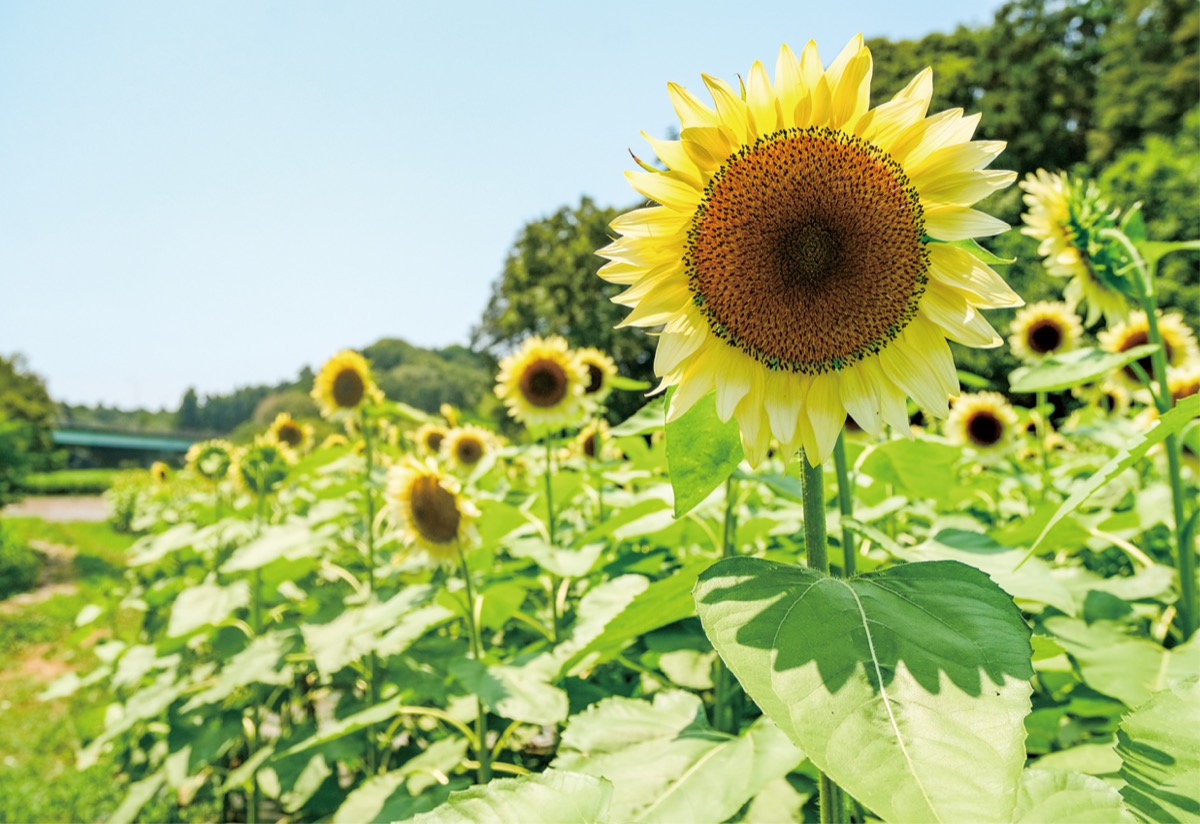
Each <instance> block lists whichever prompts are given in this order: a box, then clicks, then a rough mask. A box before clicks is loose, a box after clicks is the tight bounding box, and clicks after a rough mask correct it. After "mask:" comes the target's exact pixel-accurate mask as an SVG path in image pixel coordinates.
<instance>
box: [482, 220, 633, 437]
mask: <svg viewBox="0 0 1200 824" xmlns="http://www.w3.org/2000/svg"><path fill="white" fill-rule="evenodd" d="M619 213H620V212H619V211H618V210H617V209H611V208H608V209H605V208H600V207H598V206H596V204H595V203H594V202H593V201H592V200H591V198H588V197H584V198H582V199H581V200H580V202H579V205H578V206H576V207H571V206H563V207H562V208H560V209H559V210H558V211H556V212H555V213H554V214H552V215H550V216H549V217H545V218H541V219H539V220H535V221H532V222H530V223H527V224H526V225H525V226H524V227H523V228H522V229H521V231H520V233H519V234H518V235H517V240H516V242H515V243H514V244H513V246H512V248H511V249H510V250H509V253H508V257H507V259H506V260H505V262H504V268H503V270H502V271H501V273H500V277H499V278H498V279H497V280H496V281H495V283H494V284H493V285H492V296H491V299H490V300H489V301H488V304H487V308H486V309H485V310H484V313H483V318H482V319H481V320H480V322H479V325H478V326H476V327H475V328H474V329H473V330H472V333H471V344H472V348H474V349H475V350H476V351H478V352H483V353H486V354H487V355H489V356H491V357H493V358H499V357H501V356H502V355H504V354H505V353H507V352H509V351H511V350H512V349H514V348H515V347H516V346H517V345H518V344H519V343H520V342H521V341H522V340H523V339H524V338H526V337H529V336H530V335H562V336H563V337H564V338H566V339H567V341H568V342H569V343H570V344H571V345H572V346H598V347H599V348H601V349H603V350H605V351H606V352H608V353H609V354H610V355H611V356H612V358H613V360H615V361H616V363H617V365H618V366H619V367H620V370H621V373H622V374H624V375H626V376H628V377H632V378H639V379H649V378H650V377H651V375H652V364H653V360H654V339H653V338H652V337H650V336H649V335H647V334H646V333H645V332H644V331H642V330H640V329H628V328H626V329H617V328H615V327H616V325H617V324H618V323H620V322H621V320H622V319H623V318H624V317H625V315H626V314H628V311H629V310H628V309H626V308H625V307H623V306H617V305H616V304H614V303H612V302H611V298H612V297H613V296H614V295H616V294H617V293H618V292H620V291H621V287H619V286H614V285H612V284H609V283H606V282H605V281H603V280H601V279H600V278H599V277H598V276H597V275H596V272H597V270H598V269H599V268H600V267H601V266H602V265H603V263H604V261H603V259H601V258H599V257H597V256H596V250H597V249H600V248H601V247H603V246H605V245H607V244H608V242H609V240H610V239H611V237H612V233H611V231H610V229H609V227H608V224H609V223H611V222H612V220H613V218H615V217H616V216H617V215H618V214H619ZM644 402H645V401H644V399H643V398H642V397H641V396H640V395H636V394H631V393H627V392H618V393H616V394H615V395H614V396H613V398H612V400H611V401H610V404H611V406H612V407H613V415H614V417H621V416H624V415H627V414H629V413H630V412H632V411H633V410H635V409H637V408H638V407H639V406H640V405H641V404H642V403H644Z"/></svg>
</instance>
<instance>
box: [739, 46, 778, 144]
mask: <svg viewBox="0 0 1200 824" xmlns="http://www.w3.org/2000/svg"><path fill="white" fill-rule="evenodd" d="M746 105H747V106H748V107H749V109H750V115H751V117H752V118H753V120H754V132H755V134H757V135H758V136H760V137H762V136H765V135H769V134H774V133H775V132H777V131H778V130H779V104H778V103H777V102H776V100H775V92H774V91H773V90H772V89H771V78H770V77H768V76H767V70H766V69H765V68H763V64H762V63H760V62H759V61H757V60H755V61H754V65H753V66H751V67H750V77H749V78H748V79H747V82H746Z"/></svg>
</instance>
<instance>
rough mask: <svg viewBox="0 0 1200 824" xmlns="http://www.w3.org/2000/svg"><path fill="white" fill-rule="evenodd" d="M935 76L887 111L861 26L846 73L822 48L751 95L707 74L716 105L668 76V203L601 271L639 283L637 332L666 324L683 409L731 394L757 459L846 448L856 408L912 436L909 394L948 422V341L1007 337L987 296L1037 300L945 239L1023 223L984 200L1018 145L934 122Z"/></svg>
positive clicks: (641, 214)
mask: <svg viewBox="0 0 1200 824" xmlns="http://www.w3.org/2000/svg"><path fill="white" fill-rule="evenodd" d="M931 76H932V74H931V72H930V71H929V70H926V71H924V72H922V73H921V74H919V75H918V76H917V77H916V78H914V79H913V81H912V82H911V83H909V84H908V86H906V87H905V88H904V89H903V90H902V91H901V92H900V93H899V94H897V95H896V97H895V98H893V99H892V100H891V101H889V102H886V103H883V104H882V105H880V106H877V107H875V108H871V107H870V104H869V100H868V98H869V92H870V82H871V55H870V52H869V51H868V50H867V49H866V48H865V47H864V46H863V44H862V38H861V37H856V38H855V39H854V40H852V41H851V42H850V44H849V45H847V46H846V48H845V49H844V50H843V51H842V53H841V54H840V55H839V56H838V57H837V59H836V60H834V61H833V63H832V64H831V65H830V66H829V68H828V69H822V66H821V62H820V59H819V58H818V56H817V48H816V45H815V44H813V43H811V42H810V43H809V44H808V45H807V46H806V47H805V49H804V52H803V54H802V55H801V56H800V59H797V58H796V57H795V55H794V54H793V53H792V51H791V49H789V48H788V47H787V46H784V47H783V48H782V49H781V50H780V53H779V59H778V61H777V63H776V68H775V79H774V82H772V81H771V79H770V78H769V77H768V75H767V72H766V70H765V69H764V68H763V66H762V64H761V63H758V62H756V63H755V64H754V65H753V66H752V67H751V69H750V72H749V74H748V75H747V76H746V81H745V91H744V92H743V93H739V92H738V91H736V90H735V89H734V88H732V87H731V86H730V85H729V84H727V83H725V82H724V81H722V80H718V79H716V78H714V77H709V76H707V75H706V76H705V77H704V83H705V85H706V86H707V87H708V90H709V92H710V93H711V94H712V97H713V100H714V103H715V106H716V108H715V109H713V108H709V107H708V106H707V105H705V104H704V103H703V102H701V101H700V100H699V99H698V98H696V97H695V96H693V95H692V94H691V93H689V92H688V91H686V90H685V89H683V88H682V87H681V86H678V85H675V84H669V85H668V91H669V94H670V97H671V101H672V103H673V104H674V107H675V111H676V113H677V114H678V115H679V118H680V120H681V123H682V129H681V132H680V140H677V141H659V140H654V139H652V138H649V137H647V140H648V141H649V142H650V144H651V146H652V147H653V148H654V150H655V152H656V153H657V154H658V157H659V158H660V159H661V161H662V162H663V164H664V165H665V166H666V169H665V170H659V169H656V168H654V167H652V166H650V165H648V164H642V167H643V171H639V172H627V173H626V175H627V177H628V178H629V181H630V183H631V184H632V185H633V188H634V189H636V190H637V191H638V192H640V193H641V194H643V195H644V196H646V197H647V198H649V199H651V200H652V201H655V203H656V204H658V205H653V206H650V207H648V208H643V209H638V210H635V211H633V212H630V213H628V214H625V215H623V216H621V217H619V218H617V219H616V220H615V221H613V224H612V227H613V229H614V230H616V231H617V232H619V233H620V234H621V235H622V237H620V238H618V239H617V240H616V241H614V242H613V243H612V244H610V245H609V246H607V247H606V248H605V249H603V250H601V252H600V254H601V255H603V256H604V257H607V258H608V259H609V261H610V262H609V263H608V264H606V265H605V266H604V267H603V268H602V269H601V270H600V275H601V277H603V278H604V279H606V280H608V281H611V282H613V283H618V284H622V285H625V286H628V287H629V288H628V289H626V290H625V291H624V292H623V293H621V294H620V295H618V296H617V297H616V298H615V300H616V302H618V303H620V304H622V305H625V306H629V307H631V308H632V312H631V313H630V314H629V316H628V317H627V318H626V319H625V320H624V321H623V323H622V325H633V326H644V327H662V331H661V335H660V336H659V339H658V352H657V355H656V357H655V361H654V369H655V372H656V373H657V374H658V375H659V376H660V377H661V378H662V384H661V386H662V387H667V386H674V387H676V390H675V393H674V395H673V397H672V400H671V407H670V411H669V415H670V417H671V419H675V418H677V417H679V416H680V415H681V414H683V413H684V412H685V411H686V410H687V409H689V408H690V407H691V406H692V405H693V404H694V403H696V401H697V400H699V399H700V398H701V397H703V396H704V395H705V394H706V393H707V392H709V391H710V390H712V389H714V388H715V389H716V408H717V413H718V414H719V415H720V417H721V418H722V419H725V420H728V419H729V417H730V416H733V417H735V418H736V419H737V422H738V424H739V427H740V429H741V435H742V441H743V444H744V445H745V449H746V456H747V458H748V459H749V460H750V462H751V463H755V464H757V463H758V462H759V461H760V460H761V459H762V458H763V457H764V456H765V455H766V454H767V449H768V446H769V443H770V439H771V436H772V435H773V436H774V437H776V438H778V439H779V440H780V441H781V442H783V444H784V445H785V447H786V448H787V449H788V450H789V452H792V451H794V450H795V449H797V448H799V447H801V446H803V447H804V449H805V451H806V453H807V455H808V458H809V460H810V461H812V462H814V463H816V462H819V461H823V460H824V459H825V458H827V457H828V456H829V454H830V452H831V451H832V450H833V446H834V443H835V441H836V440H837V435H838V432H839V431H840V430H841V428H842V422H843V421H844V420H845V417H846V414H847V413H849V414H850V415H851V416H853V418H854V419H855V420H856V421H858V423H859V424H860V425H861V426H862V427H863V428H864V429H866V430H867V431H869V432H871V433H873V434H878V433H880V431H881V429H882V425H883V423H885V422H886V423H888V424H890V425H891V426H892V427H894V428H895V429H897V430H899V431H901V432H908V430H909V427H908V413H907V410H906V408H905V397H906V396H907V395H911V396H912V397H913V398H914V399H916V401H917V402H918V403H919V404H920V405H922V406H923V407H925V408H926V409H927V410H928V411H929V412H931V413H932V414H934V415H937V416H940V417H944V416H945V415H946V414H947V411H948V398H949V397H950V396H951V395H953V394H955V393H957V391H958V378H957V374H956V372H955V369H954V361H953V359H952V358H951V355H950V347H949V345H948V344H947V342H946V339H947V338H950V339H953V340H956V341H959V342H961V343H965V344H968V345H971V346H986V347H990V346H997V345H999V344H1000V342H1001V340H1000V338H999V336H997V335H996V333H995V331H994V330H993V329H992V328H991V326H989V325H988V323H987V322H986V321H985V320H984V319H983V317H982V316H981V315H980V314H979V313H978V312H977V311H976V309H979V308H993V307H1002V306H1018V305H1020V304H1021V299H1020V298H1019V297H1017V295H1016V294H1014V293H1013V291H1012V290H1011V289H1009V288H1008V286H1007V285H1006V284H1005V283H1004V281H1003V280H1001V279H1000V278H999V277H998V276H997V275H996V273H995V272H993V271H992V270H991V269H989V268H988V267H987V266H985V265H983V264H982V263H980V262H979V260H978V259H976V258H975V257H974V256H972V255H971V254H969V253H968V252H966V251H964V250H962V249H960V248H957V247H955V246H951V245H948V244H946V243H939V242H937V241H959V240H967V239H970V238H973V237H977V236H985V235H994V234H997V233H999V232H1002V231H1004V230H1005V229H1007V228H1008V227H1007V226H1006V225H1005V224H1004V223H1002V222H1001V221H999V220H996V219H995V218H993V217H990V216H988V215H986V214H983V213H982V212H978V211H976V210H974V209H972V208H970V206H971V204H973V203H975V202H976V201H977V200H979V199H980V198H983V197H985V196H987V195H988V194H990V193H992V192H994V191H996V190H998V189H1002V188H1004V187H1005V186H1008V185H1009V184H1011V183H1012V181H1013V180H1014V179H1015V175H1014V174H1013V173H1012V172H1000V171H983V168H984V167H985V166H987V165H988V164H989V163H990V162H991V161H992V160H993V159H994V158H995V157H996V155H998V154H999V153H1000V151H1001V149H1002V148H1003V144H1002V143H997V142H984V141H975V142H972V141H971V135H972V134H973V133H974V131H975V126H976V124H977V123H978V120H979V118H978V116H976V115H972V116H970V117H964V116H963V113H962V111H961V110H957V109H956V110H952V111H947V112H942V113H940V114H937V115H934V116H932V117H926V116H925V115H926V111H927V109H928V107H929V100H930V96H931V94H932V88H933V87H932V82H931Z"/></svg>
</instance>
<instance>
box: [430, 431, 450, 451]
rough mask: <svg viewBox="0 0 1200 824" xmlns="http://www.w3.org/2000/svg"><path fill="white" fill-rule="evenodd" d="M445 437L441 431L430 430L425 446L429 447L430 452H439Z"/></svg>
mask: <svg viewBox="0 0 1200 824" xmlns="http://www.w3.org/2000/svg"><path fill="white" fill-rule="evenodd" d="M445 437H446V436H445V435H443V434H442V433H441V432H430V433H429V434H428V435H426V436H425V446H427V447H428V448H429V451H430V452H437V451H438V450H439V449H441V448H442V440H443V439H444V438H445Z"/></svg>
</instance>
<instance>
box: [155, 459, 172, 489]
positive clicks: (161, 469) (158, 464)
mask: <svg viewBox="0 0 1200 824" xmlns="http://www.w3.org/2000/svg"><path fill="white" fill-rule="evenodd" d="M150 477H151V478H153V479H154V482H155V483H156V484H162V483H166V482H167V479H168V478H170V477H171V467H169V466H167V465H166V464H165V463H163V462H162V461H155V462H154V463H152V464H150Z"/></svg>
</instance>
